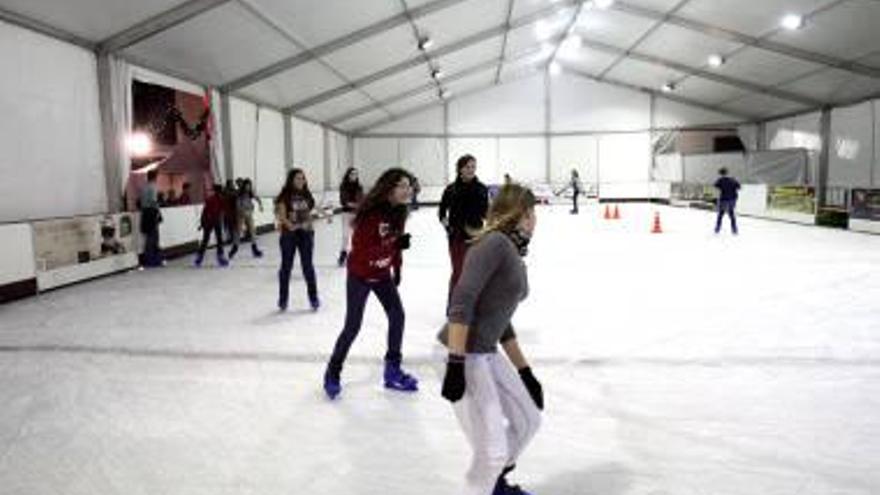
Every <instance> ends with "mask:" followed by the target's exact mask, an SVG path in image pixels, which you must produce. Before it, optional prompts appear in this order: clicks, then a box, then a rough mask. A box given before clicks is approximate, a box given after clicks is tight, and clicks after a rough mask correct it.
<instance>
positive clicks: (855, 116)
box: [828, 102, 874, 187]
mask: <svg viewBox="0 0 880 495" xmlns="http://www.w3.org/2000/svg"><path fill="white" fill-rule="evenodd" d="M873 120H874V110H873V106H872V104H871V103H870V102H867V103H863V104H861V105H856V106H853V107H846V108H838V109H835V110H833V111H832V112H831V150H830V151H831V157H830V161H829V170H828V184H829V185H831V186H851V187H868V186H869V185H870V182H871V169H872V166H873V163H872V162H873V161H874V128H873Z"/></svg>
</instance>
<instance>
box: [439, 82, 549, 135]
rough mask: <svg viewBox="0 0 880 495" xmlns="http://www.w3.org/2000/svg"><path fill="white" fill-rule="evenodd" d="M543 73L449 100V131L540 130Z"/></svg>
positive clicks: (541, 125) (496, 131)
mask: <svg viewBox="0 0 880 495" xmlns="http://www.w3.org/2000/svg"><path fill="white" fill-rule="evenodd" d="M544 120H545V115H544V80H543V76H539V77H532V78H528V79H522V80H519V81H515V82H512V83H508V84H505V85H502V86H497V87H494V88H492V89H488V90H486V91H481V92H478V93H475V94H473V95H469V96H465V97H463V98H461V99H460V100H454V101H452V102H450V103H449V132H450V133H453V134H455V133H479V132H487V131H488V132H492V133H501V134H503V133H511V132H544V131H545V130H546V129H545V126H544Z"/></svg>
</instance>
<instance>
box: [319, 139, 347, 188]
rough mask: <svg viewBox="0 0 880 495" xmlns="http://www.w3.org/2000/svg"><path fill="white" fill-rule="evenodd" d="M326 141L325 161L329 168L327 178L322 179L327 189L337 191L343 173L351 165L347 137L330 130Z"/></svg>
mask: <svg viewBox="0 0 880 495" xmlns="http://www.w3.org/2000/svg"><path fill="white" fill-rule="evenodd" d="M326 139H327V141H328V142H327V143H326V144H327V153H328V155H327V160H329V162H330V167H329V169H328V170H327V172H328V173H329V175H328V176H326V177H325V178H324V180H325V181H326V184H327V185H328V186H329V187H328V188H329V189H337V188H338V187H339V183H340V182H341V181H342V176H343V175H345V171H346V170H347V169H348V167H350V166H351V165H352V163H351V156H349V148H348V137H347V136H345V135H344V134H340V133H338V132H336V131H333V130H330V131H327V134H326Z"/></svg>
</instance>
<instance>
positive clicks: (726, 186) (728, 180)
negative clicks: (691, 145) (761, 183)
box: [715, 168, 740, 235]
mask: <svg viewBox="0 0 880 495" xmlns="http://www.w3.org/2000/svg"><path fill="white" fill-rule="evenodd" d="M718 174H719V175H720V176H721V177H719V178H718V180H716V181H715V188H716V189H718V190H719V191H720V192H721V194H720V195H719V197H718V220H717V221H716V222H715V233H716V234H717V233H718V232H720V231H721V220H722V219H723V218H724V213H725V212H726V213H727V214H728V215H730V229H731V230H732V231H733V234H734V235H736V234H737V230H736V213H735V212H734V210H735V209H736V200H737V198H738V197H739V193H738V191H739V187H740V185H739V182H737V181H736V179H734V178H733V177H728V176H727V169H726V168H722V169H721V170H719V171H718Z"/></svg>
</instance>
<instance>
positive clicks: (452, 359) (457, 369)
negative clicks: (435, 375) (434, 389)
mask: <svg viewBox="0 0 880 495" xmlns="http://www.w3.org/2000/svg"><path fill="white" fill-rule="evenodd" d="M464 388H465V382H464V356H460V355H458V354H450V355H449V359H448V360H447V361H446V375H445V376H444V377H443V391H442V392H441V394H442V395H443V398H445V399H446V400H448V401H449V402H452V403H453V404H454V403H456V402H458V401H459V400H460V399H461V398H462V397H464Z"/></svg>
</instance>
